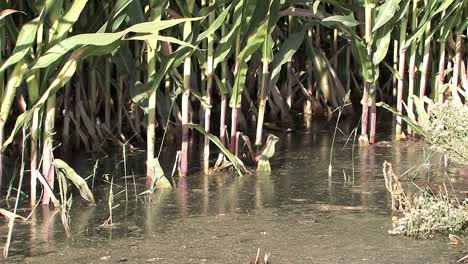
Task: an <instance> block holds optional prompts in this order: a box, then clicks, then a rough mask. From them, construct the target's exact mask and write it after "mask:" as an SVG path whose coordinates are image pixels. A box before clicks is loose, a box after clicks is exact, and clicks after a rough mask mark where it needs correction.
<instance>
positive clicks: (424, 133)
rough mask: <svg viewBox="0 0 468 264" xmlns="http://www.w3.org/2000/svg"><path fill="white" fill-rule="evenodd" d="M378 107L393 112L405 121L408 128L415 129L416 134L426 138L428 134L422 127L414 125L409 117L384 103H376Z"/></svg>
mask: <svg viewBox="0 0 468 264" xmlns="http://www.w3.org/2000/svg"><path fill="white" fill-rule="evenodd" d="M376 105H377V106H379V107H383V108H384V109H386V110H388V111H390V112H392V113H393V114H395V115H398V116H401V118H402V119H403V121H405V122H406V123H407V124H408V126H410V127H411V129H413V131H414V132H416V133H418V134H420V135H422V136H426V132H425V131H424V130H423V129H422V127H421V126H420V125H418V124H416V123H414V122H413V120H411V118H409V117H408V116H405V115H402V114H399V113H398V112H397V111H396V110H395V109H394V108H393V107H391V106H389V105H388V104H386V103H384V102H378V103H376Z"/></svg>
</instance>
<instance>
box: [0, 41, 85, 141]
mask: <svg viewBox="0 0 468 264" xmlns="http://www.w3.org/2000/svg"><path fill="white" fill-rule="evenodd" d="M86 50H87V49H86V48H84V49H78V50H76V51H74V52H73V53H72V54H71V55H70V57H69V59H68V60H67V61H66V62H65V64H64V66H63V67H62V69H61V70H60V72H59V73H58V74H57V77H56V78H55V80H54V81H52V83H51V84H50V86H49V87H48V88H47V90H46V91H45V92H44V93H43V94H42V96H41V98H39V100H38V101H37V102H36V104H34V106H32V107H31V108H30V109H29V110H28V111H26V112H24V113H22V114H21V115H19V116H18V118H17V119H16V123H15V126H14V128H13V131H12V132H11V134H10V136H9V137H8V138H7V140H5V142H4V143H3V146H2V149H5V148H6V147H7V146H8V145H9V144H11V142H13V139H14V136H15V135H16V133H18V131H19V130H20V129H21V127H22V126H23V125H24V124H25V123H26V122H27V121H29V120H31V116H32V114H33V112H34V110H35V109H38V108H40V107H42V106H43V105H44V104H45V103H46V102H47V100H48V99H49V98H50V97H51V96H52V95H54V94H55V93H56V92H57V91H58V90H59V89H60V88H62V87H63V86H64V85H65V84H66V83H67V82H68V81H69V80H70V79H71V77H72V76H73V75H74V74H75V71H76V68H77V63H78V60H79V59H80V58H81V56H82V55H83V53H84V52H85V51H86Z"/></svg>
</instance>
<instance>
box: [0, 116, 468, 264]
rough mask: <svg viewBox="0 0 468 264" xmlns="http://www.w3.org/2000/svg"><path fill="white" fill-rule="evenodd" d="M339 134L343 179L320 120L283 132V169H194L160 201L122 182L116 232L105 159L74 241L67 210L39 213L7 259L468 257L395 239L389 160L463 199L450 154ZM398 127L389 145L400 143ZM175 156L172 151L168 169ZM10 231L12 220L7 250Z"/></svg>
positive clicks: (445, 246) (77, 218) (0, 233)
mask: <svg viewBox="0 0 468 264" xmlns="http://www.w3.org/2000/svg"><path fill="white" fill-rule="evenodd" d="M339 127H340V129H341V131H342V132H343V133H344V134H341V133H340V132H338V134H337V137H336V141H335V145H334V149H333V152H332V158H331V159H332V168H333V172H332V174H331V175H329V173H328V167H329V162H330V152H331V146H332V141H333V136H332V135H333V129H334V125H333V124H326V123H322V124H318V123H314V124H312V125H311V127H310V128H304V129H300V130H298V131H295V132H292V133H276V132H273V133H275V134H276V135H277V136H278V137H279V138H280V141H279V142H278V144H277V151H276V153H277V154H276V155H275V156H274V157H273V159H272V168H273V172H272V173H271V174H261V175H260V174H253V175H247V176H244V177H242V178H240V177H238V176H236V175H235V174H234V173H232V172H223V173H217V174H215V175H211V176H204V175H202V174H200V173H198V172H197V171H198V167H193V168H192V173H191V174H190V175H189V176H188V177H187V179H175V182H176V185H177V189H174V190H171V191H166V192H157V193H156V194H154V195H153V196H152V199H151V201H144V198H143V196H139V195H137V196H135V193H139V192H142V191H143V190H144V186H143V184H144V179H143V178H142V177H137V179H136V184H134V181H133V178H132V177H127V178H126V179H127V188H125V181H124V180H123V179H121V178H119V177H117V176H116V179H115V181H116V185H114V188H113V193H114V202H113V206H114V209H113V210H112V215H113V218H112V221H113V225H112V226H111V227H108V226H106V227H104V226H102V224H103V223H104V222H105V221H106V220H108V218H109V215H110V212H109V208H108V193H109V184H108V183H106V182H105V178H106V177H107V178H109V177H111V176H112V175H113V171H114V167H113V165H109V164H110V163H109V164H107V165H105V164H106V162H105V160H104V161H102V163H101V164H103V165H102V166H100V169H99V170H98V174H97V177H96V179H95V185H94V192H95V194H96V200H97V203H96V205H87V204H86V203H85V202H83V201H82V200H81V198H79V197H75V198H74V204H73V206H72V209H71V211H70V226H71V237H70V238H68V239H67V238H66V235H65V232H64V229H63V226H62V223H61V218H60V214H59V213H57V212H54V211H51V210H49V209H48V208H43V207H39V208H38V209H37V210H36V211H35V212H34V213H33V214H32V216H31V219H30V221H28V222H27V223H17V224H16V225H15V229H14V230H15V231H14V235H13V241H12V245H11V250H10V258H9V259H8V260H3V261H4V262H9V263H49V264H52V263H125V262H127V263H249V262H250V261H252V260H253V259H254V258H255V255H256V254H257V249H258V248H260V249H261V255H263V254H264V253H266V252H269V253H271V256H270V261H271V262H272V263H455V262H456V261H457V260H458V259H460V258H461V257H463V256H464V255H466V254H468V247H467V246H466V245H463V244H459V245H450V244H449V243H448V242H449V240H448V239H447V238H446V237H437V238H434V239H431V240H417V239H411V238H405V237H398V236H390V235H388V233H387V231H388V230H389V229H390V228H391V215H392V214H391V211H390V204H389V197H388V195H387V192H386V190H385V183H384V178H383V174H382V163H383V162H384V160H389V161H391V162H392V163H393V166H394V170H395V172H396V173H399V174H404V177H405V178H406V179H408V181H407V185H408V188H410V189H416V188H415V185H420V187H425V186H426V185H427V183H428V181H429V184H430V186H431V187H433V188H435V189H437V186H442V185H443V183H445V185H446V186H448V188H449V190H450V192H451V193H456V194H457V195H458V196H459V197H466V195H467V194H466V191H467V190H468V177H467V176H466V170H463V168H457V167H451V168H450V169H449V171H448V172H447V173H444V169H443V168H442V167H441V166H440V165H439V164H440V159H439V156H437V155H434V156H431V155H432V152H431V151H430V150H429V149H428V148H427V147H425V146H424V145H423V144H422V143H420V142H399V143H398V142H388V143H382V144H378V145H376V146H371V147H368V148H357V147H356V148H354V152H353V151H352V149H353V145H352V144H353V137H351V139H350V141H348V135H349V133H350V132H351V131H352V129H353V127H352V126H351V125H350V123H349V122H343V123H342V124H341V125H340V126H339ZM390 127H391V126H390V124H389V125H388V132H387V133H383V134H381V135H380V137H379V138H378V140H388V139H389V138H391V136H390V134H391V129H390ZM346 143H347V145H346ZM345 145H346V146H345ZM199 151H200V150H198V149H197V148H196V146H195V147H193V152H194V155H193V157H194V159H193V160H194V161H193V162H192V163H199V162H198V160H195V157H198V156H199V155H198V154H199ZM173 157H174V155H173V153H170V154H169V153H164V152H163V154H162V158H163V160H165V161H164V162H163V164H164V167H165V169H166V171H168V172H170V170H171V169H172V163H173V160H172V159H173ZM166 159H167V160H166ZM93 164H94V160H81V159H77V160H75V166H77V165H78V167H79V168H81V170H80V173H81V174H82V175H83V176H86V175H89V174H91V173H92V167H93ZM197 166H198V164H197ZM144 170H145V164H144V154H143V153H135V154H132V155H131V157H129V160H128V168H127V174H130V175H131V174H132V171H133V172H134V174H136V175H138V174H142V173H143V172H144ZM120 173H121V172H120ZM106 174H109V175H106ZM413 183H414V184H413ZM452 186H453V189H452ZM125 190H127V192H125ZM126 197H127V198H126ZM4 206H6V205H3V204H2V206H0V207H4ZM29 213H30V210H29V209H27V210H26V209H23V210H20V211H19V214H21V215H24V216H26V215H28V214H29ZM0 221H1V220H0ZM7 229H8V228H7V223H5V222H0V241H1V242H0V243H2V244H3V243H4V242H5V241H6V234H7ZM464 241H465V243H468V240H467V239H466V238H464Z"/></svg>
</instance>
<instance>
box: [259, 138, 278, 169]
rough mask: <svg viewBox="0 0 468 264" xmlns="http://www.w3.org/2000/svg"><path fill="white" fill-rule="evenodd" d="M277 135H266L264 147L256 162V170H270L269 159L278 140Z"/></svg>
mask: <svg viewBox="0 0 468 264" xmlns="http://www.w3.org/2000/svg"><path fill="white" fill-rule="evenodd" d="M278 140H279V139H278V137H277V136H275V135H272V134H270V135H268V138H267V141H266V145H265V148H264V149H263V151H262V153H261V154H260V159H259V160H258V164H257V171H259V172H271V166H270V159H271V157H273V155H274V154H275V145H276V142H278Z"/></svg>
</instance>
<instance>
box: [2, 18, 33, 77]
mask: <svg viewBox="0 0 468 264" xmlns="http://www.w3.org/2000/svg"><path fill="white" fill-rule="evenodd" d="M41 19H42V14H41V15H40V16H38V17H36V18H35V19H33V20H31V21H30V22H28V23H26V24H24V25H23V27H22V28H21V30H20V32H19V35H18V39H17V40H16V43H15V49H14V50H13V53H12V55H11V56H10V57H8V59H7V60H6V61H5V62H4V63H3V64H2V65H1V67H0V73H3V72H4V71H5V70H6V69H7V68H8V67H9V66H11V65H14V64H16V63H18V62H19V61H20V60H21V59H22V58H24V56H25V55H26V54H27V53H28V51H29V49H30V48H31V47H32V46H33V44H34V40H35V39H36V33H37V29H38V28H39V24H40V23H41V22H40V21H41Z"/></svg>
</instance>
